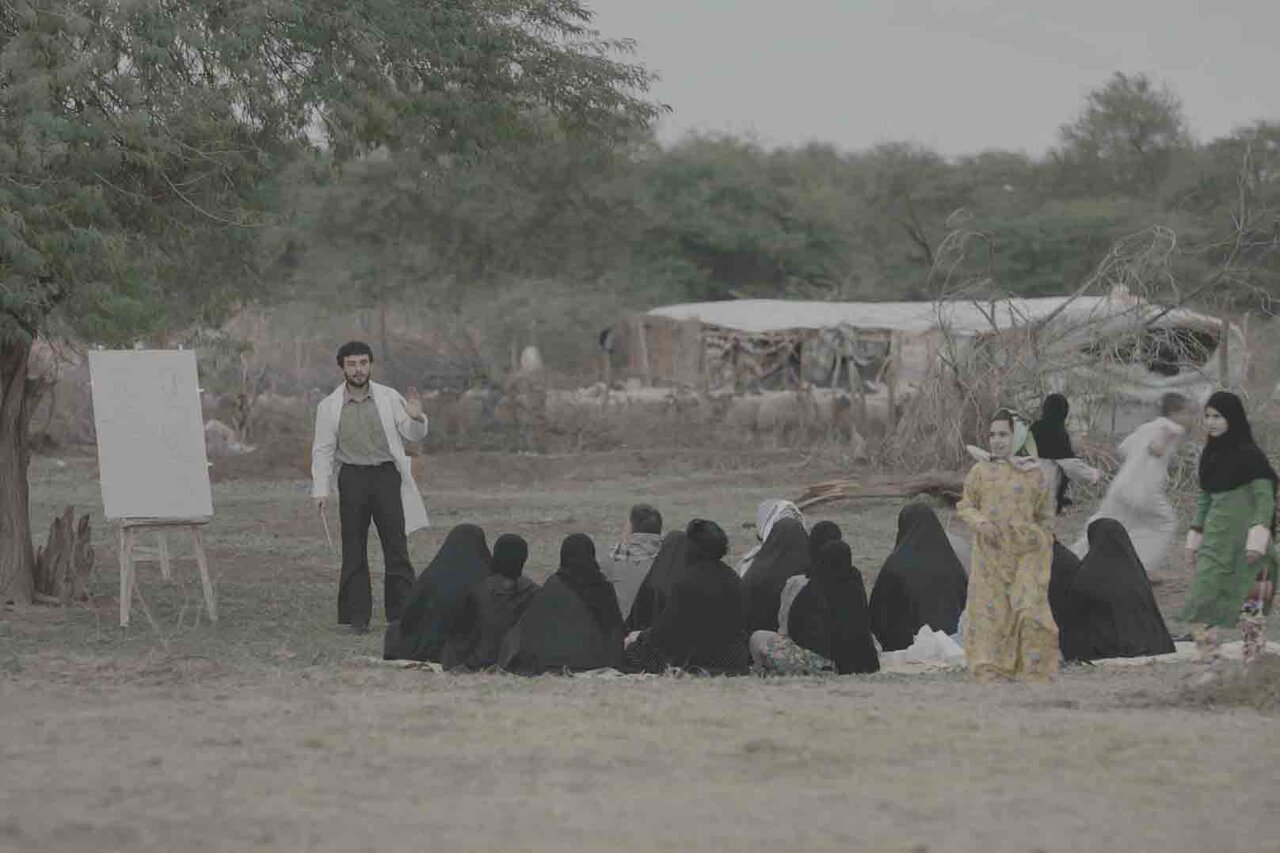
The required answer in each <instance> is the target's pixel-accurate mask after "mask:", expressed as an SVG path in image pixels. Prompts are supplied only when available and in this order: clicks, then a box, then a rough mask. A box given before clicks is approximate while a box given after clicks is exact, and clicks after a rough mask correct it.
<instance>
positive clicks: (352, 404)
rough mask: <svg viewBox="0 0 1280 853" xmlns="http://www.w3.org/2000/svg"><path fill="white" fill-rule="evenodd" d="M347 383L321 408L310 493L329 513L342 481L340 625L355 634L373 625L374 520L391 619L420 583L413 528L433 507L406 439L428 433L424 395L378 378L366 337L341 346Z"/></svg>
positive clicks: (340, 362) (422, 524) (424, 523)
mask: <svg viewBox="0 0 1280 853" xmlns="http://www.w3.org/2000/svg"><path fill="white" fill-rule="evenodd" d="M338 366H339V367H340V368H341V369H342V375H343V380H344V381H343V383H342V385H340V386H338V388H337V390H335V391H334V392H333V393H332V394H330V395H329V396H328V397H325V398H324V399H323V400H321V401H320V405H319V407H318V408H317V409H316V436H315V443H314V444H313V445H312V447H311V481H312V483H311V498H312V500H313V501H314V502H315V505H316V508H317V510H318V511H319V512H321V513H323V512H324V507H325V502H326V501H327V500H328V497H329V490H330V484H331V483H332V482H334V481H335V480H336V482H337V485H338V515H339V518H340V519H341V526H342V574H341V575H340V576H339V580H338V624H340V625H347V626H350V628H351V630H352V631H353V632H355V633H364V632H365V631H368V630H369V619H370V617H371V616H372V614H373V590H372V586H371V584H370V581H369V555H368V548H369V522H370V520H372V521H373V523H374V524H376V525H377V526H378V540H379V541H380V542H381V543H382V555H383V565H384V568H385V578H384V583H383V586H384V603H385V606H386V612H387V621H388V622H393V621H396V620H398V619H399V618H400V611H401V609H402V608H403V606H404V599H405V597H406V596H407V595H408V593H409V589H410V588H411V587H412V586H413V565H412V564H411V563H410V562H409V544H408V534H409V533H412V532H413V531H415V530H417V529H418V528H420V527H426V526H427V524H428V521H427V508H426V507H425V506H424V505H423V503H422V495H420V494H419V493H418V486H417V484H416V483H414V481H413V470H412V468H411V467H410V462H409V457H408V455H407V454H406V453H405V452H404V444H403V442H402V441H401V438H402V437H403V438H405V439H408V440H409V441H420V440H421V439H423V438H426V435H427V418H426V416H425V415H424V414H423V413H422V401H421V400H420V399H419V398H418V393H417V391H416V390H414V389H412V388H410V389H409V396H408V399H406V398H404V397H402V396H400V394H399V393H398V392H396V391H395V390H394V389H392V388H388V387H387V386H385V385H379V384H378V383H377V382H373V381H371V379H370V377H371V376H372V373H373V350H371V349H370V348H369V345H368V344H366V343H363V342H362V341H350V342H348V343H345V344H343V345H342V347H341V348H339V349H338Z"/></svg>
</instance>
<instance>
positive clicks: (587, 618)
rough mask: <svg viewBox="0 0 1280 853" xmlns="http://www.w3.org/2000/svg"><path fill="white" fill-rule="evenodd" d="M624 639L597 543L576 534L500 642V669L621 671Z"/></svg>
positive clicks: (530, 672) (535, 672)
mask: <svg viewBox="0 0 1280 853" xmlns="http://www.w3.org/2000/svg"><path fill="white" fill-rule="evenodd" d="M622 636H623V630H622V613H621V612H620V611H619V610H618V596H617V595H616V594H614V591H613V584H611V583H610V582H609V579H608V578H606V577H605V576H604V574H603V573H601V571H600V565H599V564H598V563H597V562H596V547H595V544H594V543H593V542H592V541H591V539H590V538H589V537H587V536H585V535H584V534H581V533H574V534H573V535H571V536H569V537H567V538H566V539H565V540H564V542H563V543H562V544H561V546H560V568H559V569H558V570H557V571H556V573H555V574H554V575H552V576H551V577H550V578H548V579H547V582H546V583H544V584H543V585H542V589H540V590H538V593H537V594H536V595H534V597H533V600H532V601H531V602H529V606H528V608H527V609H526V610H525V612H524V616H522V617H521V618H520V621H519V622H517V623H516V624H515V627H514V628H512V629H511V630H510V631H509V632H508V633H507V636H506V638H505V639H504V640H503V641H502V649H501V651H500V652H499V654H498V665H499V666H501V667H502V668H503V669H506V670H510V671H511V672H517V673H521V674H524V675H538V674H541V673H547V672H579V671H583V670H588V669H601V668H603V667H617V666H618V665H620V664H621V663H622Z"/></svg>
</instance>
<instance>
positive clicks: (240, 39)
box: [0, 0, 656, 603]
mask: <svg viewBox="0 0 1280 853" xmlns="http://www.w3.org/2000/svg"><path fill="white" fill-rule="evenodd" d="M590 21H591V15H590V12H589V11H588V10H587V9H586V8H585V6H583V5H582V4H581V3H580V2H578V0H158V2H150V3H120V2H115V0H6V2H5V3H3V4H0V600H9V601H16V602H19V603H22V602H26V601H29V600H30V598H31V592H32V589H31V568H32V550H31V531H30V520H29V514H28V487H27V465H28V459H29V452H28V445H27V431H28V421H29V418H30V415H31V400H32V395H33V392H34V390H35V389H34V387H33V383H32V381H31V380H30V379H29V377H28V370H29V362H30V358H31V351H32V347H33V344H34V342H35V341H36V339H37V338H39V337H42V336H54V335H67V336H74V337H77V338H79V339H81V340H93V341H100V342H103V343H120V342H127V341H130V340H133V339H135V338H137V337H140V336H146V335H149V334H153V333H155V332H156V331H157V330H159V329H162V328H164V327H166V326H169V327H173V326H175V325H179V324H187V323H190V322H192V321H206V322H208V321H213V320H216V319H217V318H218V317H219V315H220V314H221V313H222V312H224V311H225V310H226V309H227V308H228V307H230V306H231V305H233V304H235V303H236V302H237V301H239V300H243V299H245V298H248V297H250V296H252V295H253V293H254V292H255V291H256V290H257V289H259V288H262V287H264V286H265V285H264V283H263V281H262V279H261V277H260V276H259V275H257V271H258V268H257V266H256V259H257V257H258V247H259V244H260V241H259V240H258V239H256V238H257V236H258V235H259V234H260V233H261V232H262V230H263V228H262V226H263V225H264V224H265V223H266V222H267V221H268V218H269V215H270V211H271V208H272V202H273V199H274V197H275V195H276V192H275V186H274V183H275V181H276V180H277V179H278V176H280V175H281V174H282V173H283V170H284V168H285V167H286V166H287V165H288V164H289V163H291V162H296V161H297V159H298V158H299V157H302V156H305V155H306V154H307V153H308V152H316V151H319V150H324V151H325V152H326V156H327V157H331V158H333V159H334V160H335V161H338V162H340V161H343V160H346V159H350V158H353V157H359V156H362V155H365V154H367V153H369V152H371V151H375V150H383V151H388V152H392V153H396V152H406V151H407V152H413V153H414V156H415V157H417V158H419V159H420V161H421V162H422V163H423V168H424V169H430V168H432V167H433V164H437V163H442V162H446V161H447V162H450V163H456V162H458V161H467V160H474V159H477V158H479V157H483V156H484V154H485V152H487V151H492V150H496V149H499V148H501V147H503V146H506V145H512V144H517V145H518V144H520V143H521V142H522V141H523V140H525V139H527V138H528V137H529V136H530V135H531V134H534V133H537V132H539V131H540V130H541V129H542V128H545V127H546V126H547V123H548V122H552V123H554V124H555V125H557V126H560V127H563V128H565V129H567V130H570V131H572V132H575V133H580V134H586V135H603V136H610V135H613V134H621V133H626V132H630V131H631V129H632V128H634V127H636V126H637V125H644V124H646V123H647V122H648V121H649V120H650V118H651V117H652V116H653V115H654V114H655V112H656V107H655V106H654V105H652V104H651V103H649V102H648V101H647V100H646V99H645V90H646V88H647V85H648V83H649V81H650V76H649V74H648V73H647V72H646V71H645V70H644V69H643V68H641V67H639V66H637V65H634V64H630V63H628V62H626V61H625V60H624V59H622V58H619V57H620V53H619V52H620V51H623V50H625V49H626V48H627V47H628V45H626V44H624V43H618V42H611V41H606V40H603V39H601V38H600V37H599V35H598V34H597V33H595V32H594V31H593V30H591V29H590Z"/></svg>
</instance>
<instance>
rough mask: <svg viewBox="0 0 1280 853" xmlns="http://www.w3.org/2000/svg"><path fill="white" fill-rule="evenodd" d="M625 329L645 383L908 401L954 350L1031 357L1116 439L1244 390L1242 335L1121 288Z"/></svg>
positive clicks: (694, 313) (662, 316) (728, 311)
mask: <svg viewBox="0 0 1280 853" xmlns="http://www.w3.org/2000/svg"><path fill="white" fill-rule="evenodd" d="M1224 328H1227V329H1230V335H1229V336H1228V337H1227V338H1226V345H1225V346H1223V343H1224V340H1223V330H1224ZM619 331H620V334H619V335H618V347H617V349H618V355H619V360H620V362H621V367H622V368H623V369H624V370H625V371H626V372H627V374H628V375H630V376H633V377H639V378H641V379H643V380H644V381H645V382H646V383H648V384H662V385H677V386H688V387H694V388H704V389H707V390H717V389H724V388H734V389H739V390H743V389H752V388H770V389H777V388H797V387H800V385H802V384H810V385H813V386H816V387H838V388H846V389H848V390H849V391H851V392H852V393H856V394H862V395H877V394H887V395H888V396H890V397H891V398H892V397H893V396H895V395H901V396H905V395H909V394H910V393H911V391H912V389H913V388H914V387H915V386H917V385H918V384H919V383H920V382H922V381H923V380H924V379H925V377H926V376H928V375H929V374H930V372H931V371H934V370H936V368H937V365H938V364H939V360H940V359H943V358H954V357H955V354H956V353H957V352H961V351H967V352H972V351H973V350H974V348H978V347H984V348H987V349H988V350H989V351H991V352H994V353H995V354H996V355H995V356H994V357H996V358H999V357H1001V353H1007V354H1008V355H1009V357H1013V355H1012V353H1013V351H1014V349H1015V348H1018V347H1022V348H1026V347H1030V348H1031V349H1032V350H1034V354H1033V360H1034V361H1035V362H1036V363H1038V364H1039V365H1041V368H1042V369H1043V371H1044V372H1045V374H1046V375H1047V376H1048V384H1050V385H1052V386H1054V387H1055V388H1057V389H1059V390H1067V391H1071V392H1074V393H1078V394H1092V395H1095V396H1096V395H1098V394H1099V393H1100V392H1102V391H1103V389H1105V392H1104V393H1105V394H1106V395H1107V396H1109V397H1111V398H1112V400H1111V402H1112V403H1113V407H1112V412H1111V417H1110V418H1109V420H1110V421H1111V422H1112V423H1111V426H1112V428H1113V429H1123V428H1125V427H1126V426H1127V424H1128V422H1130V421H1131V420H1132V419H1133V417H1140V416H1142V415H1143V414H1145V412H1146V411H1147V407H1148V406H1149V405H1150V404H1151V403H1153V402H1154V401H1155V400H1157V399H1158V398H1159V397H1160V396H1161V395H1162V394H1164V393H1165V392H1167V391H1179V392H1181V393H1184V394H1186V395H1188V396H1191V397H1195V398H1202V397H1204V396H1206V395H1207V394H1208V393H1209V392H1210V391H1211V390H1212V389H1213V388H1214V387H1216V386H1218V385H1220V384H1226V385H1233V386H1235V385H1239V384H1240V382H1241V381H1242V379H1243V365H1244V337H1243V334H1242V333H1241V330H1240V329H1239V327H1238V326H1235V325H1234V324H1225V325H1224V321H1223V320H1221V319H1219V318H1216V317H1211V316H1207V315H1204V314H1200V313H1197V312H1194V311H1190V310H1187V309H1183V308H1168V307H1164V306H1160V305H1156V304H1152V303H1149V302H1146V301H1143V300H1141V299H1138V298H1136V297H1133V296H1130V295H1129V294H1128V293H1126V292H1124V291H1122V290H1117V291H1113V292H1112V293H1111V294H1110V295H1108V296H1102V297H1099V296H1077V297H1046V298H1039V299H1000V300H994V301H950V302H799V301H789V300H772V299H743V300H735V301H727V302H698V303H688V304H681V305H667V306H663V307H660V308H655V309H653V310H651V311H649V312H647V313H644V314H637V315H632V316H630V317H628V318H627V319H626V320H625V321H624V322H623V324H622V326H621V328H620V330H619ZM1019 357H1021V358H1025V357H1026V354H1025V352H1024V353H1022V354H1021V355H1020V356H1019ZM1130 412H1132V416H1131V415H1130Z"/></svg>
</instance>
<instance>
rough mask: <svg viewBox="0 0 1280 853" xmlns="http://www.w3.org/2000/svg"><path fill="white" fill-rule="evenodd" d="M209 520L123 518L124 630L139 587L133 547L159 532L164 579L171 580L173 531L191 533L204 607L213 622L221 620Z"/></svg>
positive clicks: (119, 528)
mask: <svg viewBox="0 0 1280 853" xmlns="http://www.w3.org/2000/svg"><path fill="white" fill-rule="evenodd" d="M208 523H209V519H207V518H122V519H120V520H119V521H117V522H116V550H117V551H118V552H119V554H120V627H121V628H127V627H128V626H129V605H130V603H131V602H132V600H133V590H134V587H135V586H136V580H135V578H134V566H133V546H134V544H135V543H136V541H137V534H138V533H139V532H142V531H146V530H155V531H156V533H157V534H159V537H160V577H162V578H164V579H165V580H169V579H170V578H172V576H173V570H172V568H171V567H170V564H169V536H168V533H169V530H170V529H181V528H186V529H188V530H190V531H191V540H192V544H193V550H194V551H195V557H196V565H197V566H199V567H200V583H201V585H202V586H203V587H204V606H205V611H206V612H208V614H209V621H210V622H217V621H218V603H217V601H215V600H214V597H213V581H211V580H210V579H209V561H208V559H207V558H206V557H205V553H204V531H203V530H202V528H203V527H204V525H206V524H208Z"/></svg>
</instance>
